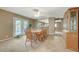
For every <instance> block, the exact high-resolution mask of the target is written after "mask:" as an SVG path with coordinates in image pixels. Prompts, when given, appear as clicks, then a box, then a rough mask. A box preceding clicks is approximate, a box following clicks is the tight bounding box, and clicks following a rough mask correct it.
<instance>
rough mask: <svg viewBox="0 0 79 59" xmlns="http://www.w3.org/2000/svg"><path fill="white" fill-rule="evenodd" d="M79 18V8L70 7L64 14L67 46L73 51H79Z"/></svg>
mask: <svg viewBox="0 0 79 59" xmlns="http://www.w3.org/2000/svg"><path fill="white" fill-rule="evenodd" d="M78 20H79V8H77V7H76V8H70V9H68V10H67V11H66V13H65V15H64V21H65V25H66V26H65V29H66V30H67V32H65V34H66V48H67V49H71V50H73V51H79V42H78V41H79V39H78V28H79V27H78V24H79V23H78V22H79V21H78Z"/></svg>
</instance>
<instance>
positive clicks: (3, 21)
mask: <svg viewBox="0 0 79 59" xmlns="http://www.w3.org/2000/svg"><path fill="white" fill-rule="evenodd" d="M13 16H15V17H19V18H22V19H28V20H29V21H30V23H32V24H34V21H33V20H31V19H29V18H26V17H23V16H21V15H17V14H14V13H11V12H7V11H4V10H0V40H2V39H5V38H6V35H9V37H12V36H13Z"/></svg>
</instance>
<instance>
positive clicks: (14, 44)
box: [0, 35, 73, 52]
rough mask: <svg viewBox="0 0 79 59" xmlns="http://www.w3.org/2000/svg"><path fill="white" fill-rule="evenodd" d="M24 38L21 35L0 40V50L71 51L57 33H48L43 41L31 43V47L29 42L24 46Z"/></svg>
mask: <svg viewBox="0 0 79 59" xmlns="http://www.w3.org/2000/svg"><path fill="white" fill-rule="evenodd" d="M25 40H26V39H25V36H23V37H21V38H19V39H10V40H8V41H4V42H0V52H73V51H71V50H68V49H66V47H65V39H63V37H62V36H59V35H56V36H52V35H50V36H48V38H47V39H46V40H45V41H44V42H37V43H33V47H31V46H30V42H28V43H27V44H26V46H25Z"/></svg>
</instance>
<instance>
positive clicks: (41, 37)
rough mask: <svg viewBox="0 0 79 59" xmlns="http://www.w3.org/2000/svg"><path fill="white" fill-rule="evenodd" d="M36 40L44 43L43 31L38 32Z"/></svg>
mask: <svg viewBox="0 0 79 59" xmlns="http://www.w3.org/2000/svg"><path fill="white" fill-rule="evenodd" d="M36 39H37V40H38V41H43V40H44V34H43V32H42V31H41V32H36Z"/></svg>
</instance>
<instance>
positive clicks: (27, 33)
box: [25, 30, 33, 46]
mask: <svg viewBox="0 0 79 59" xmlns="http://www.w3.org/2000/svg"><path fill="white" fill-rule="evenodd" d="M25 35H26V41H25V45H26V43H27V42H28V40H29V41H30V42H31V46H32V39H33V35H32V32H31V30H27V31H26V32H25Z"/></svg>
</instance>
